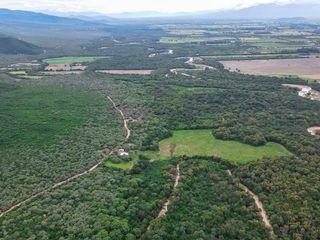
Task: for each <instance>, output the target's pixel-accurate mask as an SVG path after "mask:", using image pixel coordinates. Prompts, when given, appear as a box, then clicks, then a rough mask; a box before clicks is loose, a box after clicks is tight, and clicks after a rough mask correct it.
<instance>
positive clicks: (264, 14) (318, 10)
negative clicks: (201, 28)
mask: <svg viewBox="0 0 320 240" xmlns="http://www.w3.org/2000/svg"><path fill="white" fill-rule="evenodd" d="M64 14H66V13H64ZM60 15H63V14H61V13H60ZM64 16H68V17H76V18H79V19H84V20H88V19H91V20H107V19H108V18H109V19H110V20H111V19H113V21H114V20H115V18H116V19H139V18H188V17H190V18H214V19H275V18H295V17H304V18H320V4H285V5H278V4H260V5H256V6H253V7H248V8H242V9H236V10H220V11H210V10H209V11H202V12H178V13H162V12H157V11H143V12H123V13H116V14H101V13H92V12H89V13H86V12H82V13H67V14H66V15H64Z"/></svg>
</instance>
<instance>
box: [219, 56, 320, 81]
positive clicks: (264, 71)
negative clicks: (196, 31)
mask: <svg viewBox="0 0 320 240" xmlns="http://www.w3.org/2000/svg"><path fill="white" fill-rule="evenodd" d="M221 63H222V64H223V65H224V66H225V68H226V69H230V70H231V71H240V72H242V73H246V74H254V75H295V76H300V77H302V78H310V79H315V80H319V79H320V58H296V59H270V60H238V61H221Z"/></svg>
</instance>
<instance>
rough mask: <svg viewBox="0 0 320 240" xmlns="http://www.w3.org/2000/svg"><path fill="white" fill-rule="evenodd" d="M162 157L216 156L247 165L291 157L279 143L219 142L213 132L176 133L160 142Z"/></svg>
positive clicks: (192, 131)
mask: <svg viewBox="0 0 320 240" xmlns="http://www.w3.org/2000/svg"><path fill="white" fill-rule="evenodd" d="M160 154H161V155H162V156H166V157H170V156H182V155H186V156H216V157H221V158H223V159H227V160H231V161H235V162H237V163H247V162H250V161H254V160H257V159H261V158H262V157H278V156H289V155H291V153H290V152H288V150H286V149H285V148H284V147H283V146H281V145H280V144H277V143H267V144H266V145H264V146H259V147H254V146H250V145H247V144H243V143H239V142H236V141H224V140H218V139H216V138H214V137H213V135H212V132H211V130H181V131H174V132H173V136H172V137H170V138H168V139H165V140H162V141H161V142H160Z"/></svg>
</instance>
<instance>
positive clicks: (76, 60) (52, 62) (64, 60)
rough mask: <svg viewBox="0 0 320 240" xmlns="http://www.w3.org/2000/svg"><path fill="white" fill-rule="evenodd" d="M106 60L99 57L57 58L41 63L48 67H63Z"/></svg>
mask: <svg viewBox="0 0 320 240" xmlns="http://www.w3.org/2000/svg"><path fill="white" fill-rule="evenodd" d="M102 58H107V57H101V56H90V57H86V56H85V57H59V58H47V59H44V60H43V61H44V62H45V63H48V64H49V65H65V64H73V63H90V62H94V61H96V60H99V59H102Z"/></svg>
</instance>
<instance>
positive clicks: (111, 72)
mask: <svg viewBox="0 0 320 240" xmlns="http://www.w3.org/2000/svg"><path fill="white" fill-rule="evenodd" d="M96 72H98V73H108V74H135V75H150V74H151V73H152V72H153V70H96Z"/></svg>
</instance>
